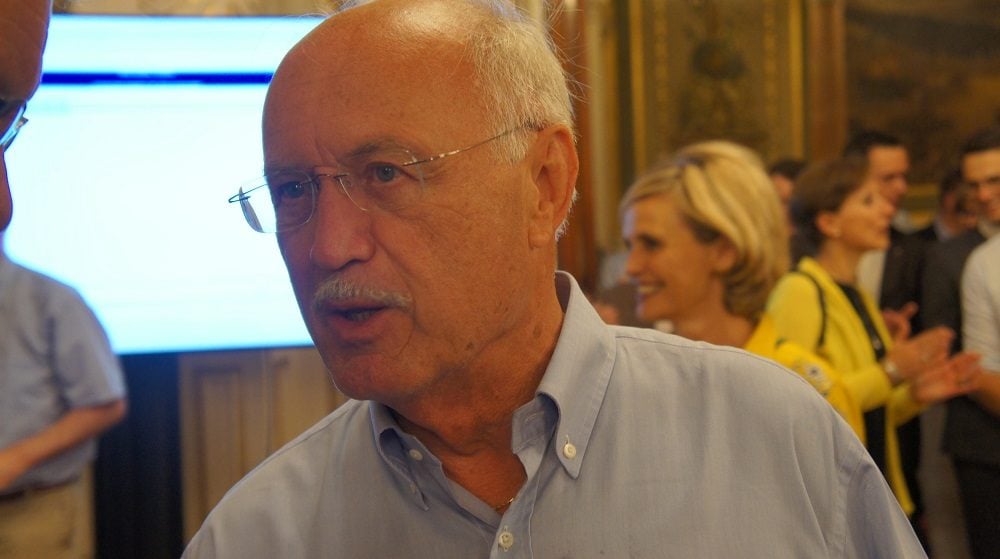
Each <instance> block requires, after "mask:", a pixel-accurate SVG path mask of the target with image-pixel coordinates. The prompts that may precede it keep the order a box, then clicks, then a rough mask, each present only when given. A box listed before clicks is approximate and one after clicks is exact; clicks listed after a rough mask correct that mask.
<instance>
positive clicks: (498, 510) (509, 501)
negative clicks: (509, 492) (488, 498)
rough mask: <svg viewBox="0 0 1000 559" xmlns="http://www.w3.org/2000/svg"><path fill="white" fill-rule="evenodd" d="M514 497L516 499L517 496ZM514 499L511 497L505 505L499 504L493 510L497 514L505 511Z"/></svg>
mask: <svg viewBox="0 0 1000 559" xmlns="http://www.w3.org/2000/svg"><path fill="white" fill-rule="evenodd" d="M514 497H517V495H514ZM514 497H511V498H510V499H508V500H507V502H506V503H501V504H499V505H496V506H494V507H493V510H495V511H497V512H500V511H502V510H503V509H505V508H507V507H509V506H510V504H511V503H513V502H514Z"/></svg>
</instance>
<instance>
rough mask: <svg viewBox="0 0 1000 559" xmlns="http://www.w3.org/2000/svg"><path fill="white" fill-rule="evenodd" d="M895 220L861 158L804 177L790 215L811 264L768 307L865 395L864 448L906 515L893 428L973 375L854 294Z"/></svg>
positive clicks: (962, 388) (935, 343) (790, 277)
mask: <svg viewBox="0 0 1000 559" xmlns="http://www.w3.org/2000/svg"><path fill="white" fill-rule="evenodd" d="M893 211H894V210H893V206H892V204H890V203H889V202H888V201H887V200H886V199H885V198H884V197H883V196H882V194H881V191H880V188H879V183H878V181H877V180H875V178H874V177H873V175H872V174H871V173H870V172H869V170H868V165H867V162H866V161H865V160H864V159H862V158H857V157H846V158H841V159H837V160H833V161H828V162H824V163H818V164H814V165H811V166H810V167H809V168H807V169H806V170H805V171H804V172H803V173H802V175H800V176H799V179H798V181H797V182H796V185H795V192H794V194H793V201H792V214H793V218H794V219H795V224H796V228H797V230H798V234H800V235H802V236H803V237H804V239H805V241H806V244H807V246H808V247H809V251H810V254H811V256H808V257H804V258H803V259H802V260H800V261H799V263H798V265H797V266H796V269H795V270H794V271H793V272H791V273H789V274H786V275H785V276H784V277H783V278H782V279H781V280H780V281H779V282H778V285H777V286H776V287H775V289H774V291H773V293H772V294H771V298H770V300H769V302H768V306H767V308H768V311H769V312H770V314H771V315H772V316H773V317H774V321H775V325H776V329H777V332H778V335H779V336H781V337H784V338H786V339H787V340H789V341H793V342H796V343H798V344H800V345H802V346H804V347H806V348H807V349H810V350H812V351H814V352H815V353H817V354H819V355H820V356H822V357H824V358H826V359H827V360H828V361H829V362H830V363H831V364H832V365H833V367H834V368H836V370H837V371H839V372H840V373H841V375H843V376H844V380H845V382H847V383H850V384H852V385H855V386H857V387H858V388H857V390H858V392H857V393H860V394H863V397H862V398H861V401H860V404H861V407H862V410H863V411H864V423H865V426H864V431H865V442H866V446H867V447H868V449H869V452H870V453H871V455H872V457H873V458H874V459H875V462H876V463H877V464H878V465H879V467H880V469H881V470H882V472H883V474H884V475H885V476H886V478H887V479H888V481H889V483H890V485H891V486H892V488H893V491H894V492H895V494H896V497H897V499H899V502H900V504H901V505H902V507H903V509H904V510H905V511H906V512H907V513H912V512H913V510H914V507H913V502H912V500H911V498H910V492H909V489H908V486H907V483H906V480H905V478H904V476H903V472H902V464H901V463H900V457H899V447H898V443H897V438H896V427H897V426H899V425H901V424H903V423H906V422H907V421H909V420H911V419H912V418H913V417H915V416H916V415H917V414H918V413H919V412H920V411H921V410H922V408H923V406H925V405H927V404H931V403H934V402H938V401H941V400H944V399H947V398H950V397H953V396H955V395H959V394H964V393H967V392H970V391H971V390H973V389H975V388H976V386H977V383H978V380H979V378H980V376H981V369H980V368H979V365H978V356H976V355H971V354H964V355H959V356H956V357H954V358H949V357H948V356H947V348H948V344H949V342H950V341H951V337H952V335H953V333H952V332H951V331H950V330H949V329H947V328H943V327H942V328H935V329H931V330H928V331H926V332H923V333H920V334H917V335H914V336H911V335H910V332H909V328H908V323H907V322H906V321H905V320H902V319H900V320H899V321H898V322H897V323H896V324H893V325H892V326H889V325H887V324H886V322H885V320H884V319H883V316H882V313H880V312H879V309H878V307H877V306H876V305H875V303H874V301H873V300H872V298H871V296H870V295H869V294H868V293H867V292H865V291H864V290H863V289H862V288H860V287H859V286H858V272H857V269H858V261H859V260H860V258H861V256H862V255H863V254H864V253H865V252H867V251H871V250H879V249H883V250H884V249H885V248H886V247H887V246H888V245H889V223H890V220H891V219H892V215H893Z"/></svg>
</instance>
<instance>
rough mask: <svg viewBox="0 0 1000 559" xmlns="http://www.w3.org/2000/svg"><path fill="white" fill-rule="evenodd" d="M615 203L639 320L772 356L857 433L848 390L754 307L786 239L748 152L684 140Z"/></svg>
mask: <svg viewBox="0 0 1000 559" xmlns="http://www.w3.org/2000/svg"><path fill="white" fill-rule="evenodd" d="M620 208H621V214H622V223H623V227H622V236H623V237H624V239H625V245H626V247H627V249H628V261H627V264H626V268H625V271H626V273H627V274H628V276H629V277H630V278H631V281H632V283H633V284H634V285H635V288H636V292H637V299H636V302H635V306H636V314H637V315H638V316H639V317H640V318H642V319H643V320H644V321H647V322H649V323H654V322H657V321H661V320H669V321H670V322H671V323H672V324H673V326H674V333H676V334H678V335H680V336H684V337H686V338H690V339H693V340H702V341H706V342H710V343H713V344H718V345H729V346H734V347H740V348H744V349H746V350H747V351H750V352H752V353H756V354H758V355H762V356H764V357H768V358H770V359H774V360H775V361H777V362H778V363H780V364H782V365H784V366H786V367H788V368H790V369H791V370H793V371H795V372H796V373H798V374H799V375H800V376H802V377H803V378H805V379H806V380H807V381H809V382H810V384H812V385H813V387H814V388H816V390H818V391H819V392H820V393H821V394H822V395H823V396H824V397H825V398H826V399H827V401H828V402H830V404H832V405H833V407H834V408H835V409H836V410H837V411H838V412H839V413H840V414H841V416H842V417H843V418H844V419H845V420H847V422H848V424H849V425H851V427H852V428H853V429H854V431H855V433H856V434H858V436H859V437H864V425H863V421H862V415H861V407H860V405H859V402H860V398H859V397H858V395H857V394H853V393H852V392H851V388H852V387H851V386H849V385H845V384H844V383H843V382H842V380H841V378H840V376H839V375H838V374H837V373H836V371H834V370H833V368H832V367H831V366H830V365H829V364H828V363H826V362H825V361H824V360H823V359H821V358H819V357H817V356H816V355H815V354H813V353H811V352H810V351H808V350H806V349H804V348H802V347H801V346H799V345H797V344H795V343H791V342H788V341H786V340H784V339H782V338H779V337H778V336H777V334H776V332H775V329H774V324H773V321H772V320H771V318H770V317H769V316H768V315H767V313H766V312H765V311H764V307H765V304H766V302H767V297H768V294H769V293H770V291H771V288H773V287H774V285H775V283H777V281H778V279H779V278H780V277H781V276H782V275H784V274H785V272H787V271H788V243H787V242H785V239H786V238H787V233H786V229H785V217H784V216H785V214H784V212H783V211H782V208H781V205H780V201H779V196H778V194H777V193H776V191H775V189H774V186H773V185H772V183H771V181H770V180H769V179H768V176H767V174H766V173H765V171H764V168H763V167H762V165H761V163H760V160H759V159H758V157H757V155H756V154H755V153H753V152H752V151H751V150H750V149H748V148H745V147H743V146H740V145H737V144H734V143H731V142H727V141H712V142H704V143H699V144H694V145H691V146H688V147H685V148H684V149H682V150H680V151H679V152H678V153H677V154H676V155H674V156H673V157H672V158H670V159H668V160H666V161H664V162H662V163H661V164H659V165H658V166H656V167H654V168H653V169H651V170H650V171H648V172H646V173H645V174H644V175H643V176H641V177H640V178H639V179H638V180H636V182H635V183H633V185H632V186H631V187H630V188H629V189H628V191H627V192H626V193H625V196H624V197H623V199H622V202H621V206H620Z"/></svg>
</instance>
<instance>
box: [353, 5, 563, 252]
mask: <svg viewBox="0 0 1000 559" xmlns="http://www.w3.org/2000/svg"><path fill="white" fill-rule="evenodd" d="M376 1H378V0H348V1H346V2H343V3H342V4H341V5H340V7H339V8H338V10H337V12H340V11H344V10H348V9H351V8H354V7H357V6H360V5H363V4H370V3H372V2H376ZM456 1H457V2H463V3H465V4H468V5H469V8H470V12H471V13H478V15H479V17H478V18H477V17H475V16H470V20H471V21H472V28H471V29H470V30H469V35H468V37H467V38H466V43H465V46H466V48H467V49H468V57H469V60H470V62H471V64H472V68H473V72H474V74H475V79H476V81H477V86H478V89H479V91H480V93H481V94H482V95H483V97H484V103H483V104H484V106H486V107H489V108H490V110H489V111H488V115H487V117H486V118H487V122H488V124H489V126H490V129H491V130H492V131H493V133H494V134H500V133H501V132H505V131H507V130H511V129H517V128H519V127H523V128H524V130H529V129H530V130H541V129H542V128H545V127H546V126H550V125H553V124H559V125H563V126H565V127H566V128H567V129H569V130H570V132H571V133H572V134H573V137H574V140H575V138H576V133H575V129H574V126H573V102H572V94H571V93H570V84H571V83H573V82H572V78H570V76H569V75H568V74H567V73H566V72H565V70H563V67H562V64H561V63H560V61H559V56H558V55H557V54H556V48H555V45H554V44H553V43H552V41H551V39H550V38H549V36H548V33H546V31H545V29H544V28H543V27H542V25H541V24H540V23H539V22H537V21H535V20H534V19H532V18H531V17H530V16H528V15H526V14H525V13H523V12H522V11H521V10H520V9H519V8H518V7H517V6H515V5H514V4H513V3H511V2H510V1H508V0H456ZM530 139H531V136H530V135H529V134H524V133H513V134H508V135H506V136H504V137H502V138H499V139H498V140H497V141H496V142H494V148H493V149H494V153H495V154H496V156H497V157H498V158H500V159H501V160H504V161H509V162H513V161H518V160H519V159H521V158H522V157H524V155H525V152H526V151H527V149H528V146H529V145H530ZM573 198H574V200H575V199H576V191H575V188H574V193H573ZM567 221H568V217H567ZM566 226H567V222H563V223H562V224H561V225H560V227H559V230H558V232H557V236H561V235H562V234H563V233H564V232H565V230H566Z"/></svg>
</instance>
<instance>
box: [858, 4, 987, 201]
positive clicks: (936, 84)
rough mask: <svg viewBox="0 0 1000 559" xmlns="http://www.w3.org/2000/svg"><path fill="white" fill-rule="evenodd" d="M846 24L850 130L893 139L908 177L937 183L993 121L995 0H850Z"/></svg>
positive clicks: (918, 180)
mask: <svg viewBox="0 0 1000 559" xmlns="http://www.w3.org/2000/svg"><path fill="white" fill-rule="evenodd" d="M846 27H847V64H848V67H847V71H848V103H849V105H848V113H849V115H850V126H851V129H852V130H856V129H859V128H862V127H866V128H878V129H883V130H886V131H888V132H891V133H893V134H896V135H897V136H899V137H900V138H901V139H902V140H903V141H904V142H905V143H906V145H907V147H908V148H909V149H910V153H911V159H912V160H913V179H914V181H915V182H917V183H921V182H923V183H936V182H937V181H938V180H939V179H940V177H941V176H942V175H943V174H944V173H945V172H946V170H947V168H948V167H949V166H950V165H952V164H954V162H955V159H956V155H957V152H958V149H959V147H960V146H961V144H962V142H963V141H964V139H965V138H966V137H967V136H968V135H969V134H971V133H972V132H973V131H974V130H976V129H978V128H980V127H982V126H985V125H987V124H989V123H991V122H1000V93H998V92H1000V3H997V2H996V0H954V1H951V2H948V3H947V6H945V5H944V4H942V3H941V2H939V1H936V0H849V1H848V3H847V14H846ZM931 203H932V201H931Z"/></svg>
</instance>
